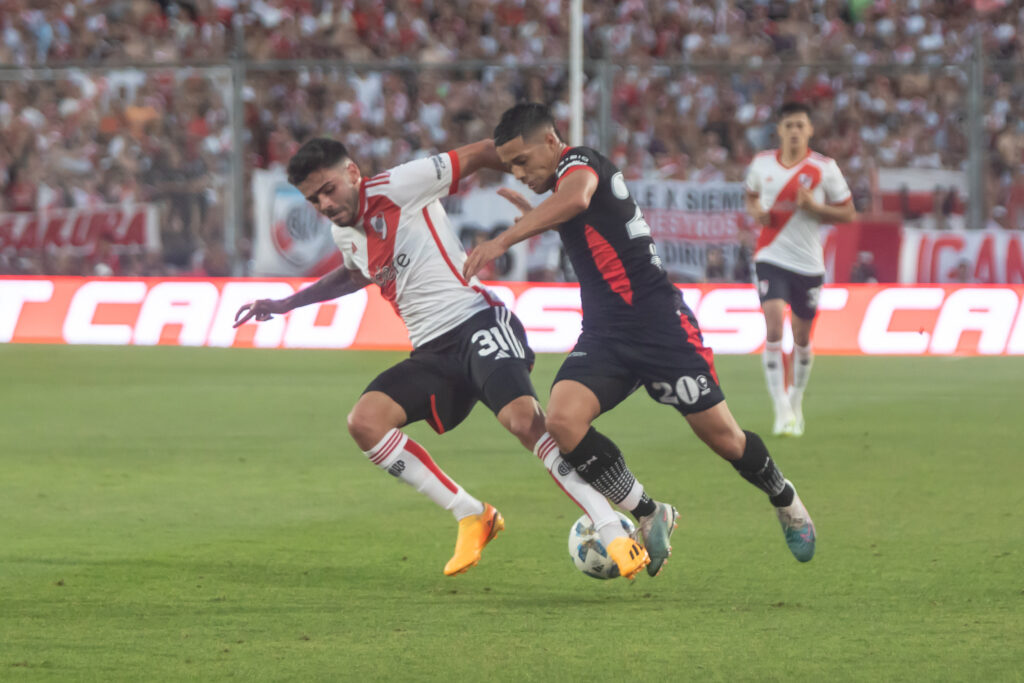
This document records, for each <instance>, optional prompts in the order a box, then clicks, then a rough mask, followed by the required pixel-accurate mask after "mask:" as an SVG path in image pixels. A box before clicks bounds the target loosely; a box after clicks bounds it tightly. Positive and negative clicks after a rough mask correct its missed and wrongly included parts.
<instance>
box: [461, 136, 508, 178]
mask: <svg viewBox="0 0 1024 683" xmlns="http://www.w3.org/2000/svg"><path fill="white" fill-rule="evenodd" d="M452 154H456V155H458V157H459V168H460V173H461V175H463V176H468V175H470V174H472V173H475V172H476V171H478V170H479V169H481V168H492V169H494V170H496V171H508V168H507V167H506V166H505V164H504V163H502V161H501V158H500V157H499V156H498V152H497V151H496V150H495V148H494V140H492V139H487V140H479V141H477V142H474V143H471V144H468V145H463V146H462V147H457V148H456V149H454V150H452Z"/></svg>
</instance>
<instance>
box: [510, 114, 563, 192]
mask: <svg viewBox="0 0 1024 683" xmlns="http://www.w3.org/2000/svg"><path fill="white" fill-rule="evenodd" d="M562 147H563V144H562V141H561V140H559V139H558V136H557V135H555V133H554V131H553V130H551V129H550V128H548V129H547V130H544V131H537V132H535V133H533V134H532V135H530V136H529V137H527V138H523V136H521V135H520V136H519V137H517V138H514V139H512V140H509V141H508V142H506V143H505V144H504V145H499V146H498V148H497V152H498V157H499V158H500V159H501V160H502V162H503V163H505V164H506V165H507V166H508V169H509V172H510V173H511V174H512V175H513V176H515V179H516V180H518V181H519V182H521V183H523V184H524V185H526V186H527V187H529V188H530V189H531V190H533V191H534V192H536V193H537V194H543V193H545V192H547V191H548V190H550V189H551V188H552V187H554V186H555V171H556V170H557V169H558V159H559V155H560V154H561V152H562Z"/></svg>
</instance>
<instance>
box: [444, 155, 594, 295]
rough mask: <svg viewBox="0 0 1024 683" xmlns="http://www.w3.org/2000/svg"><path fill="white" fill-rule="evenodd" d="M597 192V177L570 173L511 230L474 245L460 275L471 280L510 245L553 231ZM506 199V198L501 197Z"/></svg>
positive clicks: (581, 209)
mask: <svg viewBox="0 0 1024 683" xmlns="http://www.w3.org/2000/svg"><path fill="white" fill-rule="evenodd" d="M595 190H597V174H595V173H572V174H570V175H566V176H565V179H564V180H563V181H562V182H561V183H560V184H559V185H558V191H557V192H554V193H552V194H551V196H550V197H548V198H547V199H545V200H544V201H542V202H541V203H540V204H538V205H537V206H536V207H534V208H533V209H530V210H529V211H527V212H526V213H524V214H523V215H522V217H521V218H520V219H519V220H518V221H516V224H515V225H513V226H512V227H511V228H509V229H508V230H506V231H505V232H503V233H501V234H500V235H498V236H497V237H495V238H494V239H492V240H487V241H486V242H483V243H481V244H478V245H477V247H476V249H474V250H473V251H472V252H470V254H469V257H468V258H466V263H465V265H463V267H462V274H463V275H464V276H465V277H467V278H470V277H473V276H474V275H476V274H477V273H478V272H480V269H481V268H483V267H484V266H485V265H487V264H488V263H490V262H491V261H493V260H494V259H496V258H498V257H499V256H501V255H502V254H504V253H505V252H506V251H508V249H509V247H511V246H512V245H513V244H517V243H519V242H522V241H523V240H525V239H529V238H530V237H533V236H534V235H539V234H540V233H542V232H545V231H546V230H551V229H552V228H556V227H558V226H559V225H561V224H562V223H565V222H566V221H567V220H569V219H571V218H574V217H575V216H577V215H579V214H581V213H583V212H584V211H586V210H587V207H589V206H590V198H591V197H593V196H594V191H595ZM502 196H503V197H505V198H506V199H508V197H507V195H505V194H502ZM510 201H512V203H513V204H515V205H516V206H517V207H520V208H523V207H522V206H521V204H520V203H519V202H518V201H513V200H510Z"/></svg>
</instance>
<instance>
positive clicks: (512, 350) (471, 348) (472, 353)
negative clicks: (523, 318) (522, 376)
mask: <svg viewBox="0 0 1024 683" xmlns="http://www.w3.org/2000/svg"><path fill="white" fill-rule="evenodd" d="M460 334H461V336H462V341H461V343H460V353H461V354H462V355H463V364H464V367H465V369H466V372H468V373H469V377H470V380H471V381H472V382H473V383H474V384H475V385H476V386H477V387H479V388H480V389H483V387H484V386H485V385H486V384H487V382H488V380H489V379H490V377H491V374H492V373H494V372H495V370H496V369H498V368H500V367H505V366H508V365H510V364H511V365H513V366H519V365H522V366H523V367H525V368H527V380H528V379H529V368H531V367H533V361H534V354H533V349H531V348H530V345H529V343H527V341H526V329H525V328H524V327H523V324H522V323H521V322H520V321H519V318H517V317H516V316H515V315H513V314H512V313H511V311H509V310H508V309H507V308H505V307H504V306H494V307H492V308H488V309H485V310H483V311H480V312H478V313H477V314H476V315H474V316H473V317H472V318H470V319H469V320H468V321H467V323H466V324H465V325H464V326H463V331H462V332H460ZM531 393H532V389H531ZM488 405H490V404H488ZM491 407H492V409H493V406H491Z"/></svg>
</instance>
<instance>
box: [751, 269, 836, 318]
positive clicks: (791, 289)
mask: <svg viewBox="0 0 1024 683" xmlns="http://www.w3.org/2000/svg"><path fill="white" fill-rule="evenodd" d="M754 273H755V274H756V276H757V295H758V296H759V297H760V298H761V303H764V302H765V301H767V300H768V299H782V300H784V301H785V302H786V303H788V304H789V306H790V308H792V309H793V315H795V316H797V317H798V318H803V319H804V320H813V319H814V316H815V315H817V313H818V296H819V295H820V294H821V283H822V282H823V281H824V279H825V278H824V276H822V275H801V274H800V273H794V272H793V271H791V270H787V269H785V268H781V267H779V266H776V265H774V264H771V263H755V264H754Z"/></svg>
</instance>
